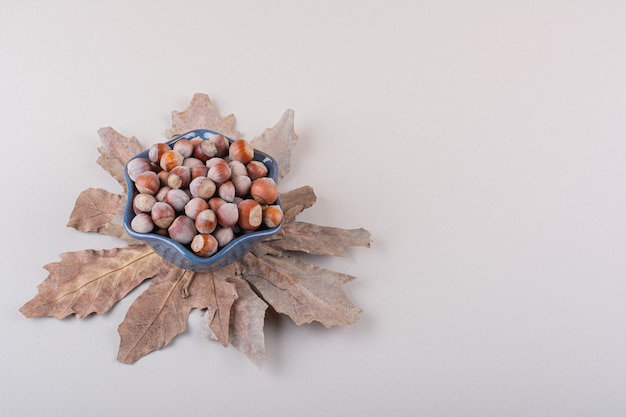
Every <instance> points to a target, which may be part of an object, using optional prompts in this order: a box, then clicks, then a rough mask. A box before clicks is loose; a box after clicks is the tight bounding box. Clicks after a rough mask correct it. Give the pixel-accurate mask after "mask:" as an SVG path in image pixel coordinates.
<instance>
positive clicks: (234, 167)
mask: <svg viewBox="0 0 626 417" xmlns="http://www.w3.org/2000/svg"><path fill="white" fill-rule="evenodd" d="M228 168H230V177H231V178H236V177H240V176H242V175H245V176H246V177H247V176H248V170H247V169H246V166H245V165H244V164H242V163H241V162H239V161H230V162H229V163H228Z"/></svg>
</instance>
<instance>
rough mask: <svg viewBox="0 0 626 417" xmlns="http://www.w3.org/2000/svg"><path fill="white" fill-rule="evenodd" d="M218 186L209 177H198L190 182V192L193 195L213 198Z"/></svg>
mask: <svg viewBox="0 0 626 417" xmlns="http://www.w3.org/2000/svg"><path fill="white" fill-rule="evenodd" d="M216 188H217V186H216V185H215V183H214V182H213V181H211V180H210V179H208V178H207V177H197V178H194V179H193V180H191V182H190V183H189V192H191V195H192V196H193V197H201V198H211V197H212V196H213V194H215V189H216Z"/></svg>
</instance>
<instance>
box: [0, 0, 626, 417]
mask: <svg viewBox="0 0 626 417" xmlns="http://www.w3.org/2000/svg"><path fill="white" fill-rule="evenodd" d="M195 92H203V93H207V94H209V95H210V97H211V98H212V100H213V101H214V103H215V104H216V106H217V107H218V110H219V111H220V112H221V114H222V115H227V114H230V113H234V114H235V116H236V117H237V125H236V127H237V128H238V129H239V130H240V131H241V132H242V133H243V134H244V135H246V136H247V137H250V138H251V137H254V136H257V135H258V134H260V133H261V132H262V131H263V130H264V129H265V128H267V127H271V126H273V125H274V124H275V123H276V122H277V121H278V120H279V118H280V116H281V115H282V113H283V111H284V110H286V109H287V108H292V109H294V110H295V114H296V131H297V133H298V134H299V136H300V143H299V144H298V145H297V147H296V150H295V152H294V154H293V158H292V165H293V169H292V172H291V174H290V175H289V176H288V177H287V178H286V179H285V181H284V182H283V183H282V185H281V187H282V188H283V190H286V189H291V188H295V187H299V186H301V185H306V184H309V185H311V186H313V187H314V189H315V191H316V193H317V195H318V203H317V204H316V205H315V206H314V207H313V208H311V209H309V210H308V211H306V212H305V213H304V214H303V215H302V217H301V218H302V219H305V220H308V221H312V222H316V223H320V224H324V225H330V226H339V227H345V228H357V227H361V226H362V227H365V228H367V229H368V230H370V231H371V232H372V235H373V238H374V243H373V244H372V247H371V248H370V249H365V248H354V249H352V250H350V251H349V254H348V255H347V256H346V257H344V258H332V259H319V260H316V263H318V264H319V265H321V266H325V267H329V268H333V269H336V270H338V271H341V272H345V273H349V274H351V275H355V276H357V277H358V279H357V280H356V281H354V282H352V283H350V284H348V285H347V286H346V287H345V289H346V292H347V293H348V295H349V296H350V297H351V299H352V300H353V301H354V302H355V304H357V305H358V306H359V307H361V308H362V309H363V310H364V312H363V313H362V315H361V319H360V321H359V322H358V323H357V324H355V325H352V326H348V327H343V328H335V329H332V330H326V329H324V328H323V327H322V326H321V325H317V324H313V325H304V326H295V325H294V324H292V323H291V322H290V320H289V319H288V318H286V317H278V316H276V315H272V316H271V317H269V318H268V320H267V322H266V347H267V352H268V358H267V361H266V364H265V366H264V367H263V368H262V369H261V370H259V369H257V368H256V367H255V366H254V365H253V364H252V363H251V362H250V361H249V360H247V359H246V358H245V357H244V356H243V355H241V354H240V353H239V352H238V351H237V350H235V349H234V348H232V347H229V348H223V347H221V346H220V345H219V344H217V343H215V342H211V341H208V340H206V339H203V338H202V336H201V332H200V323H199V322H200V314H199V313H198V312H194V313H193V314H192V315H191V317H190V322H189V328H188V331H187V332H186V333H184V334H182V335H180V336H178V337H177V338H176V339H175V340H174V342H173V343H172V344H171V345H170V346H168V347H167V348H165V349H163V350H161V351H159V352H156V353H153V354H150V355H148V356H147V357H145V358H143V359H141V360H140V361H139V362H137V363H136V364H134V365H132V366H129V365H123V364H120V363H118V362H116V360H115V357H116V354H117V348H118V343H119V336H118V333H117V326H118V325H119V323H120V322H121V321H122V319H123V317H124V315H125V313H126V310H127V309H128V307H129V305H130V303H131V302H132V300H133V299H134V298H135V297H137V295H139V294H140V292H141V291H142V290H143V289H145V288H146V286H145V285H144V286H142V287H141V288H139V289H138V290H137V291H134V292H133V293H131V294H130V296H129V297H128V298H127V299H125V300H124V301H122V302H120V303H119V304H118V305H117V306H116V307H115V308H113V310H112V311H110V312H109V313H107V314H106V315H103V316H96V317H89V318H87V319H85V320H78V319H75V318H68V319H65V320H62V321H58V320H55V319H51V318H48V319H33V320H29V319H26V318H24V317H23V316H22V315H21V314H20V313H19V312H18V308H19V307H20V306H21V305H22V304H23V303H24V302H26V301H27V300H29V299H30V298H31V297H33V296H34V295H35V294H36V285H37V284H39V283H40V282H41V281H43V280H44V279H45V277H46V271H45V270H43V268H42V267H43V265H45V264H47V263H51V262H56V261H58V259H59V258H58V254H59V253H61V252H67V251H74V250H80V249H87V248H108V247H115V246H119V245H120V242H118V241H117V240H115V239H113V238H109V237H105V236H100V235H90V234H84V233H80V232H77V231H75V230H73V229H70V228H67V227H66V226H65V225H66V223H67V220H68V218H69V214H70V212H71V210H72V208H73V205H74V201H75V199H76V197H77V196H78V195H79V193H80V192H81V191H82V190H84V189H86V188H88V187H101V188H105V189H108V190H109V191H113V192H119V191H120V188H119V186H118V185H117V183H116V182H115V181H114V180H113V179H112V178H110V177H109V176H108V174H107V173H106V172H104V171H103V170H102V169H101V168H100V167H99V166H98V165H97V164H96V162H95V161H96V159H97V157H98V154H97V151H96V148H97V147H98V146H99V139H98V136H97V134H96V131H97V129H98V128H100V127H103V126H112V127H114V128H115V129H117V130H118V131H119V132H121V133H122V134H124V135H126V136H136V137H137V138H139V140H140V141H141V142H142V143H143V144H144V145H145V146H148V145H150V144H152V143H154V142H158V141H162V140H164V139H165V130H166V129H167V128H168V127H169V123H170V112H171V111H172V110H183V109H184V108H186V107H187V105H188V103H189V101H190V100H191V97H192V95H193V93H195ZM625 115H626V4H625V3H624V2H618V1H516V2H506V1H503V2H500V1H476V2H464V1H458V2H457V1H447V0H446V1H434V0H433V1H413V2H410V1H405V2H401V1H386V2H384V1H376V2H374V1H369V2H367V1H359V2H357V1H353V2H347V1H346V2H335V1H319V0H316V1H308V2H304V1H303V2H298V3H296V4H295V5H294V4H291V3H290V2H287V1H283V2H279V1H266V2H252V1H249V2H243V1H230V2H226V1H205V2H200V1H197V2H192V1H168V2H165V1H140V2H137V1H135V2H133V1H107V2H79V1H67V0H66V1H55V2H51V1H43V0H42V1H17V0H15V1H7V0H0V126H1V128H2V143H3V151H2V157H1V160H2V164H1V165H0V166H1V169H2V171H1V174H2V184H3V186H2V193H3V195H4V197H3V198H2V199H1V200H2V204H1V207H2V208H1V213H2V216H1V218H2V223H1V224H2V226H1V230H2V233H1V237H0V239H2V249H3V250H2V253H1V255H0V257H1V258H0V259H1V268H2V273H1V278H2V279H0V307H1V310H0V320H1V328H2V333H3V336H2V338H1V341H0V358H1V359H0V361H1V371H0V383H1V388H2V402H1V404H0V411H1V412H0V414H2V415H3V416H37V415H46V416H50V417H53V416H91V417H94V416H155V417H156V416H175V415H176V416H220V417H224V416H275V417H278V416H351V415H352V416H381V415H386V416H569V417H575V416H624V415H625V414H626V303H625V298H626V256H625V254H626V210H625V209H626V164H625V162H626V118H625Z"/></svg>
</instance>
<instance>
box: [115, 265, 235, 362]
mask: <svg viewBox="0 0 626 417" xmlns="http://www.w3.org/2000/svg"><path fill="white" fill-rule="evenodd" d="M227 268H228V267H227ZM227 268H224V269H225V271H222V272H217V273H214V274H213V275H211V274H208V273H207V274H195V275H194V273H193V272H191V271H187V270H184V269H180V268H176V267H172V268H170V269H169V272H167V273H166V274H163V275H161V276H158V277H156V278H155V279H154V280H153V281H152V283H151V285H150V287H148V289H147V290H146V291H145V292H144V293H143V294H141V295H140V296H139V297H137V299H136V300H135V302H134V303H133V304H132V305H131V306H130V308H129V309H128V312H127V313H126V317H125V318H124V321H123V322H122V324H120V326H119V329H118V330H119V334H120V338H121V340H120V348H119V352H118V356H117V360H118V361H120V362H123V363H129V364H130V363H134V362H136V361H137V360H138V359H141V358H142V357H144V356H145V355H147V354H148V353H150V352H153V351H155V350H157V349H161V348H163V347H165V346H167V345H168V344H169V343H170V342H171V341H172V339H173V338H174V337H175V336H176V335H178V334H180V333H182V332H183V331H185V329H186V327H187V320H188V318H189V313H190V312H191V309H193V308H200V309H202V308H208V307H211V308H214V309H215V310H216V311H217V312H219V314H217V313H216V316H218V317H219V318H218V319H217V320H218V321H217V323H219V324H220V326H219V329H220V330H222V329H223V328H224V326H223V325H222V322H225V328H226V331H225V334H223V337H225V338H226V344H227V343H228V321H229V316H230V308H231V306H232V303H233V301H234V300H235V299H236V298H237V293H236V292H235V287H234V285H233V284H231V283H229V282H226V281H224V279H223V278H222V276H225V275H228V271H226V269H227Z"/></svg>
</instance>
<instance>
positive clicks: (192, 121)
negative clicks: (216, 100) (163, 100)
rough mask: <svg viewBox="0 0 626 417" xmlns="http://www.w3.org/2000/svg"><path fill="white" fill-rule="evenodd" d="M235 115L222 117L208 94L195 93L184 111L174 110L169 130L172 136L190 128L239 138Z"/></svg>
mask: <svg viewBox="0 0 626 417" xmlns="http://www.w3.org/2000/svg"><path fill="white" fill-rule="evenodd" d="M234 126H235V116H234V115H232V114H230V115H228V116H226V117H220V116H219V115H218V114H217V110H216V109H215V106H214V105H213V103H212V102H211V99H210V98H209V96H208V95H206V94H201V93H196V94H194V96H193V98H192V100H191V103H190V104H189V106H188V107H187V108H186V109H185V111H183V112H177V111H173V112H172V128H171V129H168V130H167V133H166V135H167V137H168V138H171V137H173V136H176V135H180V134H183V133H186V132H189V131H190V130H195V129H209V130H212V131H214V132H218V133H221V134H222V135H225V136H228V137H229V138H231V139H239V138H240V137H241V133H239V132H238V131H237V130H235V127H234Z"/></svg>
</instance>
